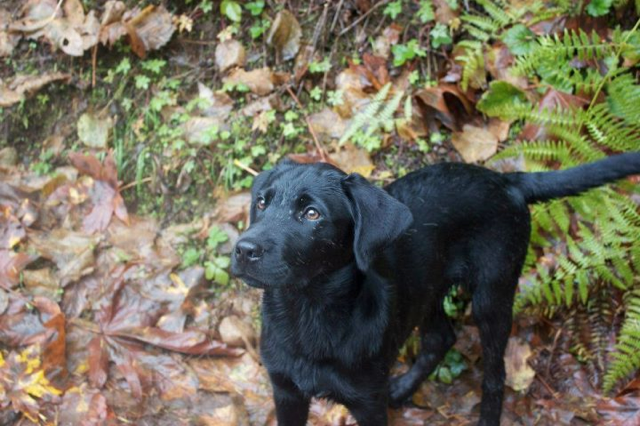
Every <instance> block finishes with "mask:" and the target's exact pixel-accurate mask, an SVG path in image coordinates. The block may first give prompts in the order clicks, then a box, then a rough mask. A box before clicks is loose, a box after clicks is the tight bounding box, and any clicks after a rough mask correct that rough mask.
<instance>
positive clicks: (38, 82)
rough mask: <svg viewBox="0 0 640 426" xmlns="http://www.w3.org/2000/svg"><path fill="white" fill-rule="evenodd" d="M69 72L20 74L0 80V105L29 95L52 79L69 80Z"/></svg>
mask: <svg viewBox="0 0 640 426" xmlns="http://www.w3.org/2000/svg"><path fill="white" fill-rule="evenodd" d="M70 79H71V75H70V74H65V73H61V72H56V73H51V74H40V75H22V76H17V77H15V78H13V80H12V81H10V82H7V83H3V82H2V81H0V107H9V106H11V105H13V104H15V103H18V102H20V101H22V100H24V99H25V98H26V97H27V96H31V95H33V94H34V93H36V92H37V91H38V90H40V89H41V88H42V87H44V86H46V85H47V84H49V83H52V82H54V81H65V82H67V83H68V82H69V80H70Z"/></svg>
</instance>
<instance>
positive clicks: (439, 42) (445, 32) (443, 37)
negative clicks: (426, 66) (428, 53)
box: [429, 22, 453, 49]
mask: <svg viewBox="0 0 640 426" xmlns="http://www.w3.org/2000/svg"><path fill="white" fill-rule="evenodd" d="M429 34H430V35H431V46H433V48H434V49H437V48H439V47H440V46H444V45H445V44H451V43H452V42H453V39H452V38H451V34H449V28H448V27H447V26H446V25H444V24H442V23H440V22H438V23H437V24H436V26H435V27H433V29H432V30H431V32H430V33H429Z"/></svg>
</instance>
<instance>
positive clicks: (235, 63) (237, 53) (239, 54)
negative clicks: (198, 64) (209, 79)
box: [215, 40, 246, 72]
mask: <svg viewBox="0 0 640 426" xmlns="http://www.w3.org/2000/svg"><path fill="white" fill-rule="evenodd" d="M215 55H216V66H217V67H218V69H219V70H220V72H225V71H226V70H228V69H229V68H233V67H242V66H244V63H245V60H246V54H245V51H244V47H243V46H242V43H240V42H239V41H238V40H226V41H224V42H222V43H219V44H218V45H217V46H216V54H215Z"/></svg>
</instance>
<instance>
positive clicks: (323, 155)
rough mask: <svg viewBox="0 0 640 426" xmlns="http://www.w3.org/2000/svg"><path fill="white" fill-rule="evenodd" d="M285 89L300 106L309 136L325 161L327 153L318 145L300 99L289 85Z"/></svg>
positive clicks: (316, 137) (318, 142)
mask: <svg viewBox="0 0 640 426" xmlns="http://www.w3.org/2000/svg"><path fill="white" fill-rule="evenodd" d="M286 89H287V92H289V94H290V95H291V97H292V98H293V100H294V101H295V102H296V104H298V107H299V108H300V111H302V114H304V120H305V121H306V122H307V127H308V128H309V132H310V133H311V137H313V142H314V143H315V144H316V149H317V150H318V153H319V154H320V159H321V160H322V161H324V162H326V161H327V159H328V157H327V153H326V152H325V150H324V148H322V145H320V141H319V140H318V136H317V135H316V132H315V130H313V126H311V122H310V121H309V116H308V115H307V114H306V113H305V112H304V108H303V107H302V104H301V103H300V99H298V97H297V96H296V94H295V93H293V90H291V87H290V86H289V85H287V86H286Z"/></svg>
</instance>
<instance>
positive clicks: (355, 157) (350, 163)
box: [329, 143, 375, 177]
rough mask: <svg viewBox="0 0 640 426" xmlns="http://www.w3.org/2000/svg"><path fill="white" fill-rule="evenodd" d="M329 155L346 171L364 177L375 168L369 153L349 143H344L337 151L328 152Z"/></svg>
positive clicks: (369, 174)
mask: <svg viewBox="0 0 640 426" xmlns="http://www.w3.org/2000/svg"><path fill="white" fill-rule="evenodd" d="M329 157H330V158H331V160H332V161H333V162H334V163H335V164H336V165H337V166H338V167H339V168H341V169H342V170H344V171H345V172H346V173H360V174H361V175H362V176H364V177H369V176H371V172H372V171H373V170H374V169H375V165H374V164H373V162H372V161H371V158H370V157H369V153H368V152H367V151H366V150H365V149H362V148H357V147H355V146H354V145H353V144H350V143H346V144H344V145H343V146H342V148H341V149H340V150H339V151H337V152H334V153H332V154H329Z"/></svg>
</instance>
